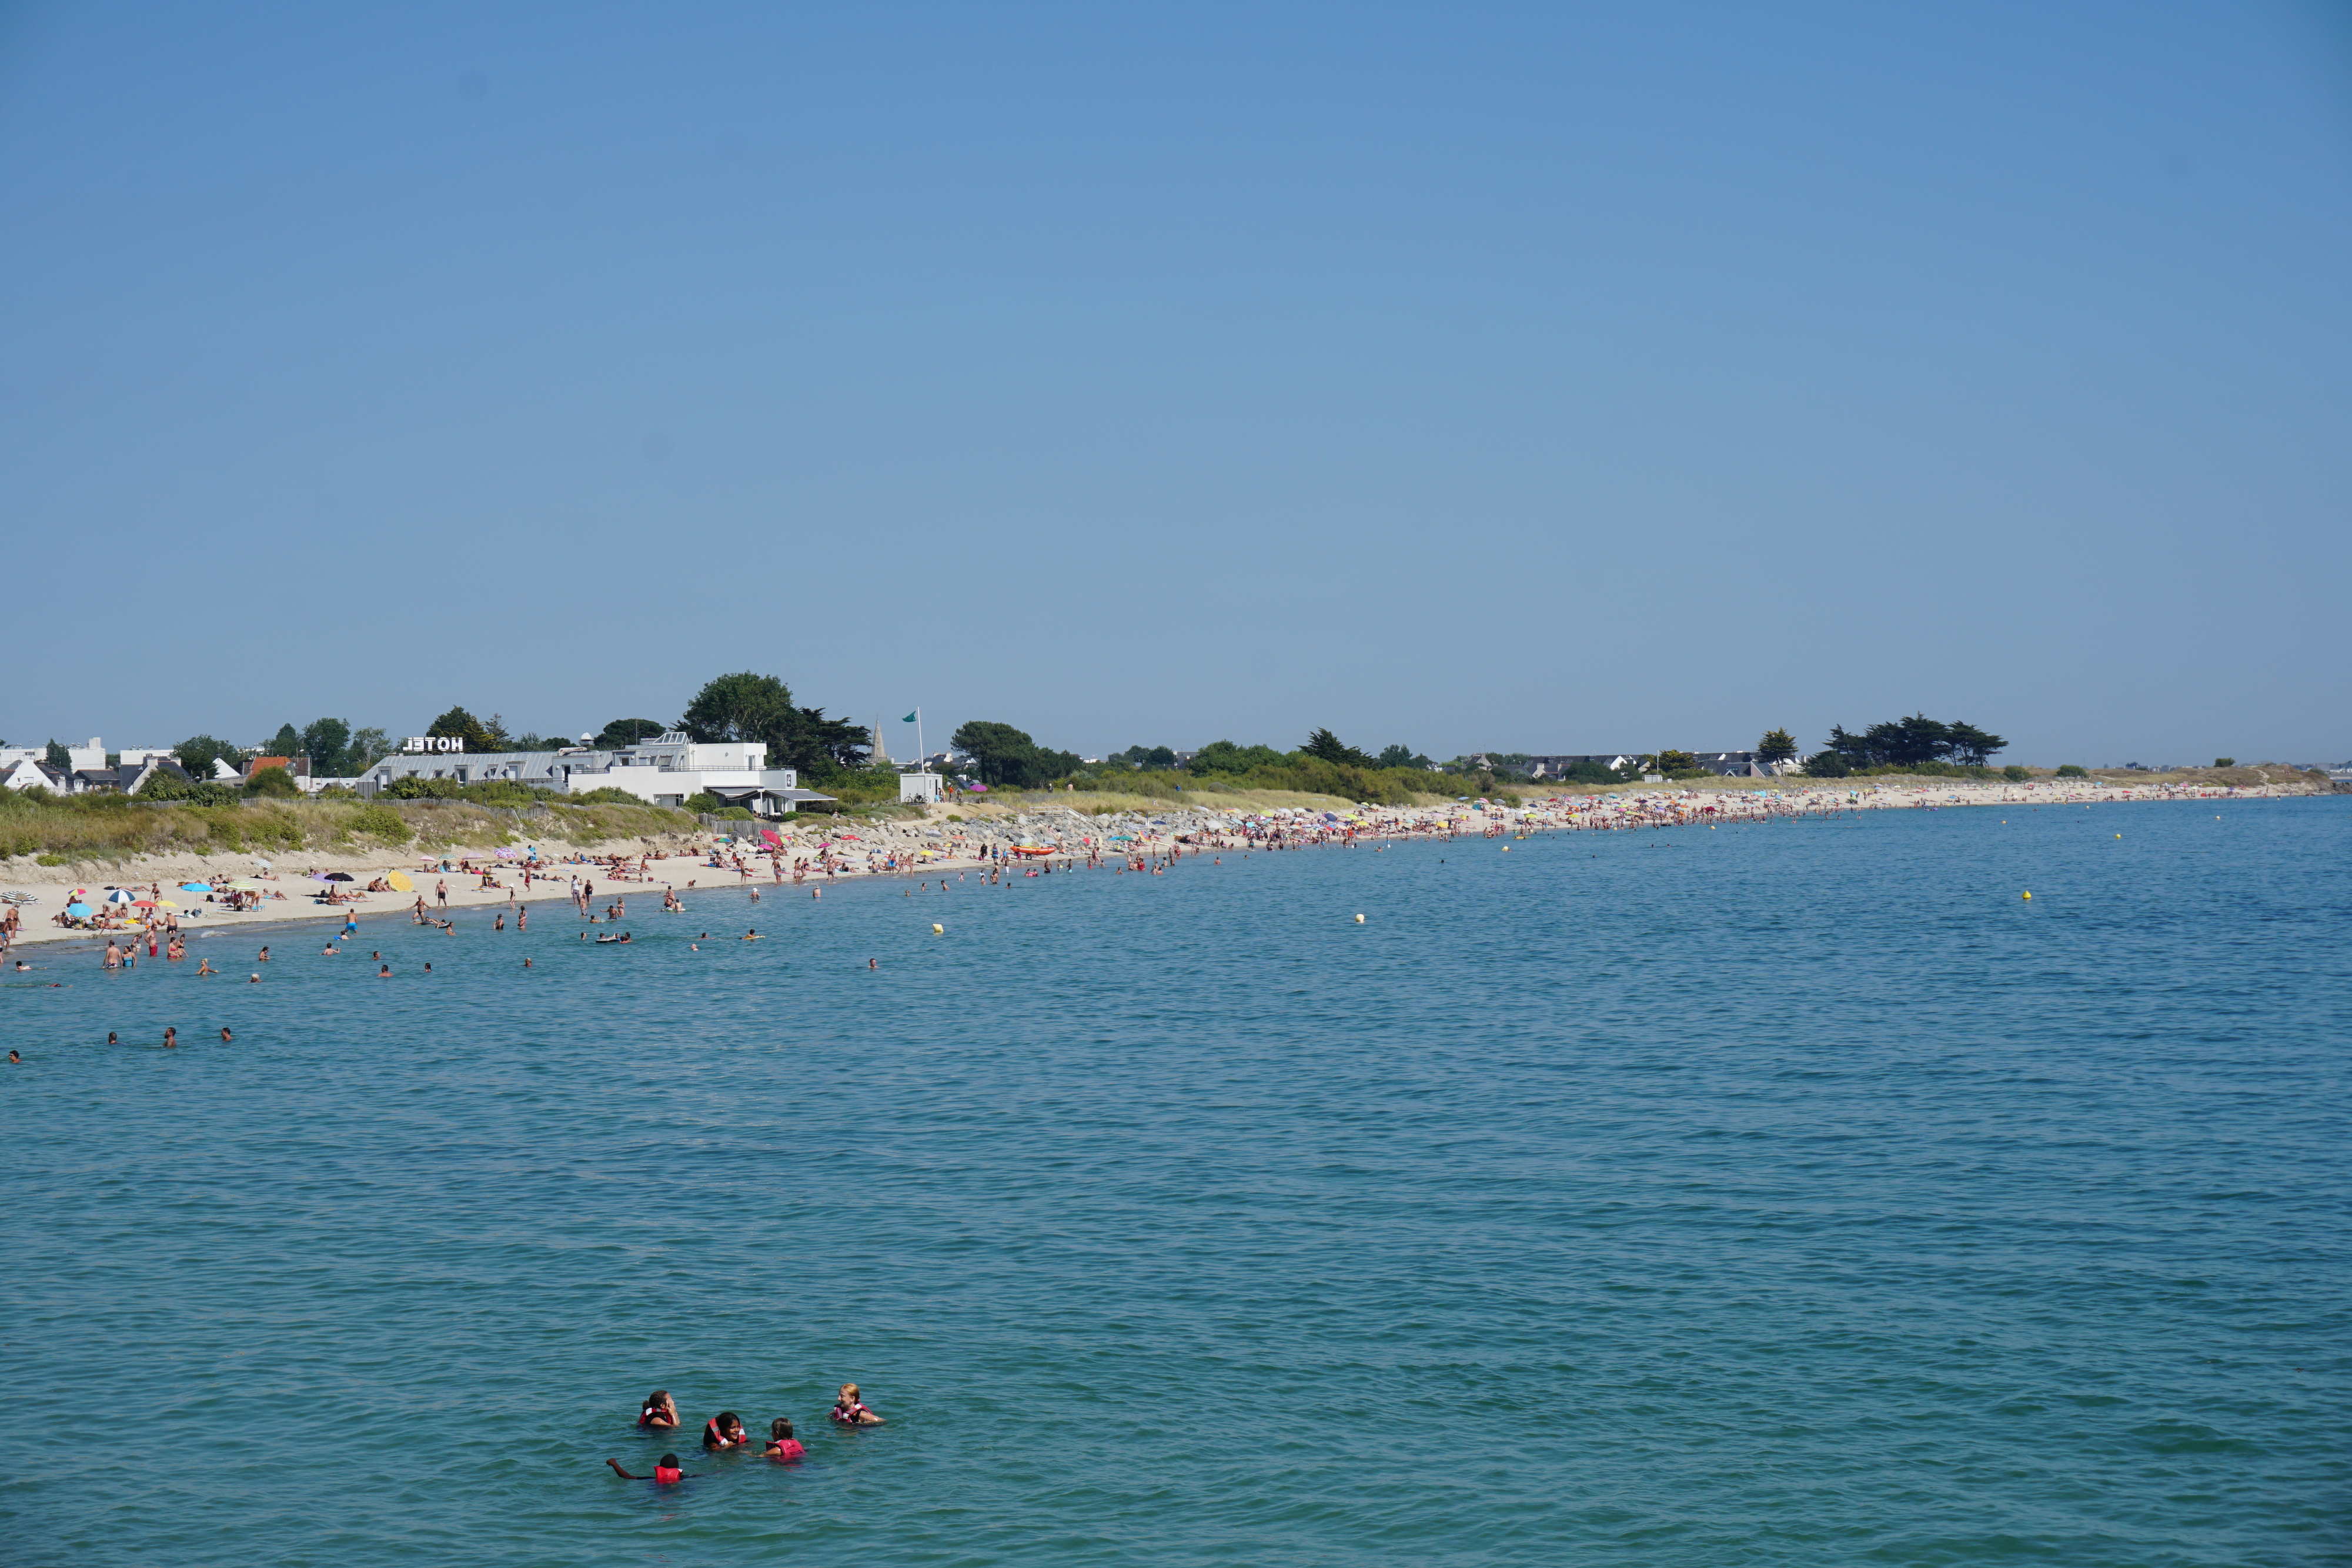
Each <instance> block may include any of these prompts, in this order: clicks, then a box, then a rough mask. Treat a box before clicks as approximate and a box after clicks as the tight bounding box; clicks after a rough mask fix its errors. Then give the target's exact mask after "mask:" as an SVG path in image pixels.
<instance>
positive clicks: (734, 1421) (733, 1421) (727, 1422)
mask: <svg viewBox="0 0 2352 1568" xmlns="http://www.w3.org/2000/svg"><path fill="white" fill-rule="evenodd" d="M750 1446H751V1434H750V1433H748V1432H746V1431H744V1430H743V1423H742V1421H741V1420H740V1418H738V1417H737V1416H736V1414H735V1412H734V1411H732V1410H721V1411H720V1412H719V1414H718V1415H716V1416H712V1417H711V1418H710V1419H709V1420H708V1421H705V1422H704V1423H703V1424H702V1451H703V1452H704V1453H706V1454H709V1453H718V1452H719V1451H721V1450H723V1449H727V1448H749V1447H750Z"/></svg>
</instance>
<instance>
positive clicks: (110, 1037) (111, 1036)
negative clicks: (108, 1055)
mask: <svg viewBox="0 0 2352 1568" xmlns="http://www.w3.org/2000/svg"><path fill="white" fill-rule="evenodd" d="M106 1043H107V1044H109V1045H121V1043H122V1042H121V1040H117V1039H115V1038H114V1031H113V1030H107V1031H106Z"/></svg>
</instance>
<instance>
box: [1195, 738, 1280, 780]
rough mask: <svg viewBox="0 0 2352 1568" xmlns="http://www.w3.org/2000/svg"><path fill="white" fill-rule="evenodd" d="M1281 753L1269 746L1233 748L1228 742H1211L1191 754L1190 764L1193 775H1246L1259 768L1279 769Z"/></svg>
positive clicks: (1232, 744) (1230, 742) (1231, 743)
mask: <svg viewBox="0 0 2352 1568" xmlns="http://www.w3.org/2000/svg"><path fill="white" fill-rule="evenodd" d="M1281 766H1282V753H1281V752H1279V751H1276V749H1275V748H1274V747H1271V746H1235V745H1234V743H1233V742H1232V741H1230V740H1213V741H1211V742H1209V744H1208V745H1206V746H1204V747H1201V749H1200V750H1198V751H1196V752H1194V753H1192V763H1191V764H1190V767H1191V770H1192V772H1194V773H1200V774H1210V773H1247V772H1250V771H1252V770H1253V769H1255V768H1279V767H1281Z"/></svg>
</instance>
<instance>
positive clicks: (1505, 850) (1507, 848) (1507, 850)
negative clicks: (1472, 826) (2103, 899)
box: [1503, 833, 2123, 854]
mask: <svg viewBox="0 0 2352 1568" xmlns="http://www.w3.org/2000/svg"><path fill="white" fill-rule="evenodd" d="M2116 837H2117V838H2122V837H2123V835H2122V834H2121V833H2117V834H2116ZM1503 852H1504V853H1505V854H1509V853H1510V852H1511V846H1510V845H1508V844H1505V845H1504V846H1503Z"/></svg>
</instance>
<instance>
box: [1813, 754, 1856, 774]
mask: <svg viewBox="0 0 2352 1568" xmlns="http://www.w3.org/2000/svg"><path fill="white" fill-rule="evenodd" d="M1805 771H1806V773H1808V774H1809V775H1811V777H1813V778H1815V779H1843V778H1845V777H1847V776H1848V775H1849V774H1851V773H1853V759H1852V758H1849V757H1847V756H1846V754H1845V753H1844V752H1843V751H1840V750H1838V749H1837V748H1836V747H1823V748H1822V750H1820V751H1818V752H1816V753H1814V754H1813V755H1812V756H1811V757H1809V758H1806V759H1805Z"/></svg>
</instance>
